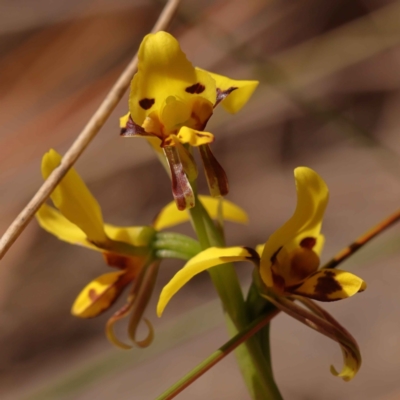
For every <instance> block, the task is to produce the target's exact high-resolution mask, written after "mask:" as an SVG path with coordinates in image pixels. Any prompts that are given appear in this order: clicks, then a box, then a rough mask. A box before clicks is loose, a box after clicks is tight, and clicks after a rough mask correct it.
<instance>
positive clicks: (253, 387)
mask: <svg viewBox="0 0 400 400" xmlns="http://www.w3.org/2000/svg"><path fill="white" fill-rule="evenodd" d="M195 187H196V185H195V184H193V188H194V191H195ZM195 200H196V203H195V207H193V208H191V209H190V210H189V211H190V216H191V220H192V224H193V227H194V230H195V231H196V234H197V236H198V239H199V242H200V245H201V247H202V249H203V250H204V249H207V248H208V247H210V246H219V247H222V246H224V240H223V237H222V235H221V232H219V231H218V229H217V227H216V226H215V224H214V222H213V221H212V219H211V218H210V216H209V215H208V213H207V211H206V210H205V209H204V207H203V206H202V204H201V202H200V201H199V199H198V197H197V193H196V191H195ZM209 273H210V276H211V280H212V281H213V284H214V286H215V288H216V290H217V292H218V295H219V297H220V299H221V301H222V305H223V308H224V311H225V317H226V323H227V325H228V329H229V332H230V334H231V336H235V335H236V334H238V332H240V331H242V330H243V329H245V328H246V326H248V324H249V323H250V321H251V317H250V315H248V312H247V307H246V303H245V301H244V298H243V293H242V290H241V287H240V284H239V280H238V278H237V275H236V271H235V269H234V268H233V266H232V264H223V265H220V266H216V267H213V268H210V269H209ZM236 356H237V359H238V363H239V366H240V369H241V372H242V375H243V377H244V379H245V381H246V384H247V386H248V389H249V391H250V394H251V396H252V398H253V399H256V400H269V399H270V400H279V399H282V396H281V395H280V393H279V390H278V387H277V386H276V383H275V381H274V379H273V376H272V369H271V366H270V364H269V360H267V359H266V358H265V357H264V355H263V351H262V349H261V346H260V344H259V343H258V341H257V339H256V338H254V337H253V338H250V339H249V340H247V342H246V344H245V345H244V346H239V347H238V349H237V350H236Z"/></svg>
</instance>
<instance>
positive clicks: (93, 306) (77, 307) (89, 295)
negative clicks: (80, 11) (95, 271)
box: [71, 271, 130, 318]
mask: <svg viewBox="0 0 400 400" xmlns="http://www.w3.org/2000/svg"><path fill="white" fill-rule="evenodd" d="M126 277H127V273H126V271H118V272H109V273H108V274H104V275H101V276H99V277H98V278H96V279H95V280H93V281H92V282H90V283H89V284H88V285H86V286H85V288H84V289H83V290H82V291H81V293H79V295H78V297H77V298H76V300H75V302H74V304H73V306H72V310H71V312H72V314H73V315H75V316H76V317H80V318H93V317H96V316H97V315H99V314H101V313H102V312H103V311H105V310H107V309H108V308H109V307H110V306H111V305H112V304H113V303H114V301H115V300H116V299H117V298H118V296H119V295H120V294H121V292H122V290H123V289H124V287H125V286H126V285H127V284H128V283H129V282H130V279H124V278H126Z"/></svg>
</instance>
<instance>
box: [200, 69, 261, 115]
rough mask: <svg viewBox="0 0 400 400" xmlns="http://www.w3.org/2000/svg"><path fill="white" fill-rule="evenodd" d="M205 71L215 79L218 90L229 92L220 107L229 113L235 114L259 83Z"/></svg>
mask: <svg viewBox="0 0 400 400" xmlns="http://www.w3.org/2000/svg"><path fill="white" fill-rule="evenodd" d="M206 72H207V73H208V74H210V76H211V77H212V78H213V79H214V80H215V84H216V87H217V90H218V91H219V92H222V93H224V92H229V94H228V95H227V96H226V97H225V96H224V99H223V100H222V107H224V109H225V110H226V111H228V112H229V113H231V114H235V113H237V112H238V111H240V110H241V109H242V107H243V106H244V105H245V104H246V103H247V102H248V101H249V99H250V97H251V96H252V94H253V92H254V91H255V90H256V88H257V86H258V84H259V82H258V81H243V80H236V79H230V78H228V77H226V76H222V75H218V74H214V73H212V72H208V71H206ZM232 89H233V90H232Z"/></svg>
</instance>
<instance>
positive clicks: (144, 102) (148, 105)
mask: <svg viewBox="0 0 400 400" xmlns="http://www.w3.org/2000/svg"><path fill="white" fill-rule="evenodd" d="M154 103H155V99H142V100H140V101H139V106H140V107H142V108H143V110H148V109H149V108H151V106H152V105H153V104H154Z"/></svg>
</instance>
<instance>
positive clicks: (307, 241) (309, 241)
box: [300, 237, 317, 250]
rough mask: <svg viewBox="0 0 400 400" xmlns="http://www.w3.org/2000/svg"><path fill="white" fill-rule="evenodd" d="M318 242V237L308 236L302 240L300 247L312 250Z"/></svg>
mask: <svg viewBox="0 0 400 400" xmlns="http://www.w3.org/2000/svg"><path fill="white" fill-rule="evenodd" d="M316 243H317V239H315V238H313V237H306V238H304V239H303V240H302V241H301V242H300V247H303V248H304V249H308V250H312V248H313V247H314V246H315V244H316Z"/></svg>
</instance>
